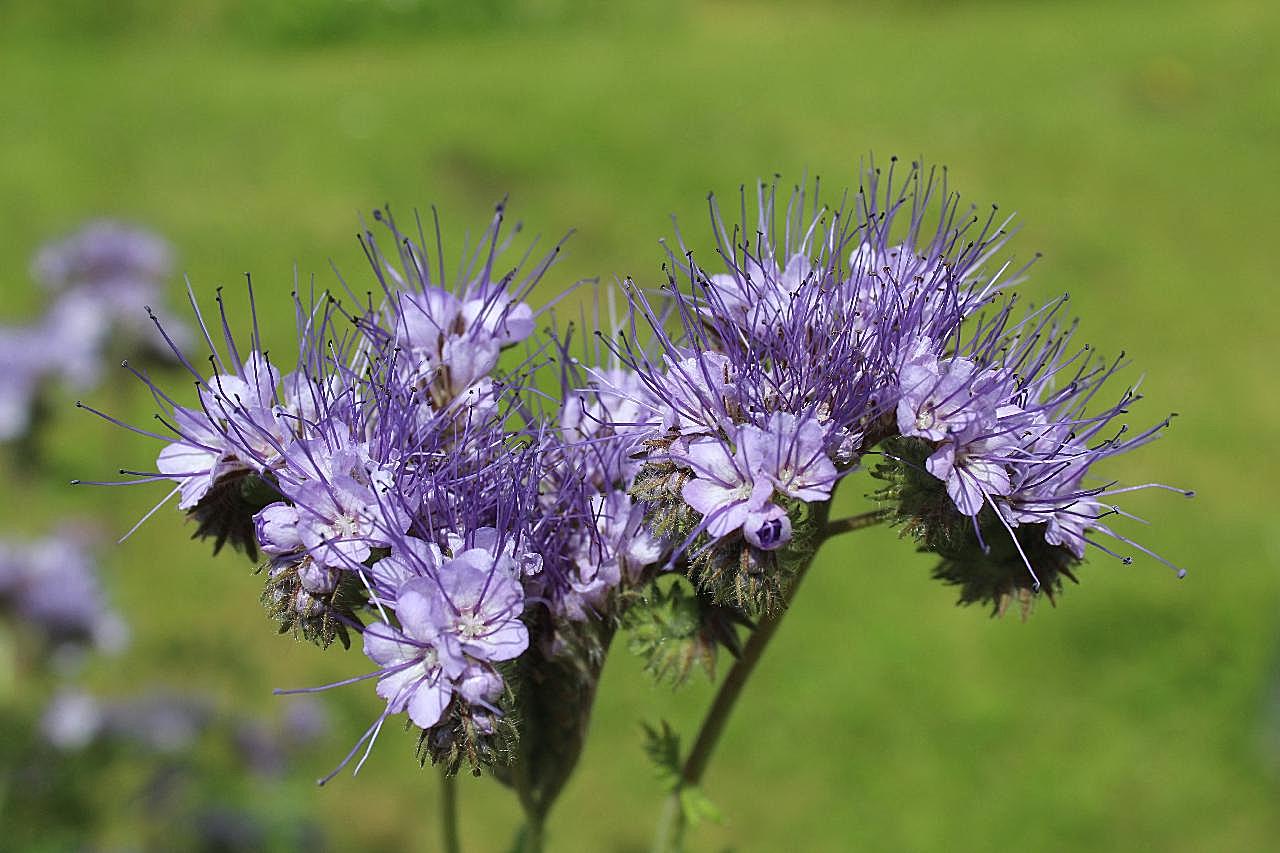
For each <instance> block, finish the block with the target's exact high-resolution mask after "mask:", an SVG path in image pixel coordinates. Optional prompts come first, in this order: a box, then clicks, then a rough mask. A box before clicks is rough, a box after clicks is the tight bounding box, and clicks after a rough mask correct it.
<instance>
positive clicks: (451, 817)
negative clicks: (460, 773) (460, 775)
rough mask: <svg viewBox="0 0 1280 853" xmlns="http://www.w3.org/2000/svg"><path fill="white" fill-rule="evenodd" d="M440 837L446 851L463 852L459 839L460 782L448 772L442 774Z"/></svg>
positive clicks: (446, 852)
mask: <svg viewBox="0 0 1280 853" xmlns="http://www.w3.org/2000/svg"><path fill="white" fill-rule="evenodd" d="M440 838H441V841H442V842H443V847H442V848H441V849H442V850H444V853H462V842H461V841H459V840H458V782H457V780H456V779H454V778H453V777H452V776H450V775H448V774H447V773H444V772H441V774H440Z"/></svg>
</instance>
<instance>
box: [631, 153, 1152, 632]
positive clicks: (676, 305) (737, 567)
mask: <svg viewBox="0 0 1280 853" xmlns="http://www.w3.org/2000/svg"><path fill="white" fill-rule="evenodd" d="M897 169H898V166H897V163H896V162H895V163H893V164H892V166H891V168H890V169H889V171H888V172H887V174H882V173H881V172H880V171H879V170H872V171H871V172H869V173H868V175H867V181H866V183H865V184H864V185H863V186H862V187H861V188H860V189H859V191H858V192H857V194H856V195H855V196H854V199H853V201H852V203H851V204H850V205H849V206H846V207H839V208H835V209H831V208H827V207H823V206H820V205H819V204H818V203H817V201H816V199H815V198H813V197H811V196H810V195H809V194H808V193H807V192H806V191H805V190H804V189H802V188H798V189H797V190H796V191H795V193H794V194H793V195H792V196H791V197H790V199H789V201H788V202H787V204H786V207H785V214H782V213H781V211H780V210H779V207H780V203H779V201H778V199H777V198H776V195H777V188H776V185H764V184H761V185H760V186H759V188H758V196H757V207H758V219H757V220H756V222H755V223H753V224H748V223H744V224H742V225H740V226H736V227H734V228H733V230H732V233H730V231H729V229H728V228H727V226H726V225H725V223H724V221H723V219H722V217H721V215H720V212H719V210H718V207H717V205H716V203H715V201H714V199H712V202H711V218H712V224H713V231H714V234H715V237H716V241H717V250H718V253H719V255H720V257H721V258H722V259H723V261H724V263H725V266H726V271H725V272H716V273H711V272H707V271H706V270H704V269H703V268H702V267H701V266H700V265H699V264H698V263H696V262H695V260H694V258H693V254H692V253H691V252H689V251H688V250H687V249H684V250H683V252H682V254H676V253H675V252H671V253H670V262H671V269H672V275H671V278H670V280H669V282H668V285H667V287H666V288H665V294H664V295H665V297H666V301H665V303H663V304H659V305H655V304H654V301H653V300H652V299H651V298H650V297H649V296H647V295H646V294H645V293H644V292H643V291H642V290H640V289H638V288H634V287H631V288H629V289H628V295H629V298H630V301H631V307H632V313H633V315H634V316H638V317H643V318H644V319H645V320H647V321H648V326H649V328H650V329H651V330H652V332H653V336H652V338H653V340H652V342H651V343H650V344H649V345H647V346H642V345H637V344H635V343H634V342H633V341H628V342H624V343H623V344H621V345H620V346H619V347H618V349H619V353H620V354H621V356H622V358H623V359H624V360H625V361H626V362H627V363H628V364H629V365H630V366H631V367H632V368H633V369H634V370H635V372H636V374H637V375H638V376H639V378H640V379H641V380H642V382H643V383H644V387H645V389H646V391H647V392H648V393H649V394H651V395H653V396H655V397H657V398H658V400H659V401H660V408H664V409H665V410H666V411H668V412H669V413H671V414H670V416H669V417H668V419H667V420H665V421H664V422H663V423H662V424H661V427H660V428H659V429H655V430H653V431H652V434H651V435H650V436H649V437H648V438H647V440H646V442H645V444H646V447H647V448H648V450H647V452H646V454H645V465H644V467H643V468H642V469H641V471H640V473H639V476H638V478H637V484H636V487H635V492H636V494H638V495H640V496H642V497H644V498H645V499H646V500H647V501H648V507H649V513H650V515H649V519H650V522H651V523H652V524H653V525H654V526H655V527H656V528H657V529H660V530H664V531H669V532H671V533H673V534H675V535H677V537H678V538H680V539H681V540H682V541H683V547H682V548H680V549H677V550H678V553H682V554H684V555H685V557H686V560H687V566H688V570H689V572H690V574H691V576H692V577H693V579H694V580H695V581H696V582H698V583H699V584H700V585H701V586H702V587H703V588H704V589H705V590H706V591H707V592H708V593H709V594H711V595H712V596H713V597H714V598H715V599H716V600H718V601H722V602H726V601H727V602H731V603H733V604H735V605H737V606H740V607H743V608H745V609H747V610H748V611H769V610H773V609H775V608H777V607H779V606H781V605H782V604H783V603H784V602H785V599H786V595H787V590H788V587H789V585H790V583H791V580H792V575H793V574H794V572H793V571H789V570H788V568H787V560H786V558H785V557H786V552H788V551H790V552H792V553H793V554H796V553H798V555H799V556H800V557H801V558H803V557H804V555H805V554H806V553H807V552H808V549H809V548H810V547H811V546H810V545H809V544H807V543H806V542H800V541H798V540H796V533H797V531H799V530H800V528H801V527H802V526H805V527H808V528H813V527H815V526H816V527H819V528H820V527H821V526H822V524H823V519H824V518H825V512H826V506H827V505H828V503H829V500H830V498H831V494H832V490H833V488H834V487H835V484H836V482H837V481H838V480H839V479H841V478H843V477H844V476H846V475H848V474H849V473H852V472H853V471H855V470H857V469H858V468H859V466H860V461H861V459H862V457H863V456H866V455H868V454H876V455H882V456H883V457H884V459H885V460H886V462H887V464H885V465H881V466H879V467H878V468H877V476H881V477H882V478H887V479H889V480H892V481H894V482H896V483H897V485H896V486H894V487H892V488H887V489H885V490H882V492H881V495H880V497H881V498H882V499H883V500H884V501H885V502H886V503H887V504H888V507H887V508H886V513H887V514H888V515H891V516H894V517H896V519H897V520H898V521H900V522H903V523H907V522H912V523H911V524H909V525H908V530H910V532H911V533H913V534H914V535H915V536H916V537H917V538H918V539H920V541H921V542H922V544H923V545H925V547H926V548H928V549H929V550H933V551H936V552H938V553H940V554H943V556H944V558H945V559H946V560H947V561H948V563H949V564H948V566H947V568H946V569H945V571H944V572H943V573H942V575H941V576H943V577H945V578H946V579H947V580H950V581H952V582H955V583H959V584H962V585H963V586H964V587H965V589H964V591H963V593H962V599H963V600H965V601H971V600H989V601H991V602H992V603H994V604H995V605H996V606H997V608H998V609H999V608H1002V607H1003V604H1007V602H1008V600H1009V598H1010V596H1013V597H1017V598H1022V599H1023V600H1024V601H1026V600H1029V599H1028V598H1027V596H1028V595H1029V594H1031V593H1034V592H1035V591H1038V590H1040V589H1041V588H1042V587H1045V588H1046V591H1047V592H1048V593H1049V594H1050V595H1052V594H1053V593H1054V592H1055V591H1056V589H1057V586H1058V584H1059V583H1060V581H1059V575H1062V576H1066V577H1070V572H1069V568H1070V565H1071V564H1073V563H1074V562H1077V561H1078V560H1079V559H1080V558H1082V557H1083V556H1084V550H1085V546H1086V544H1091V545H1094V546H1096V547H1098V548H1100V549H1102V550H1103V551H1106V552H1107V553H1114V551H1113V549H1111V548H1110V547H1109V546H1106V545H1104V544H1102V543H1100V541H1099V537H1110V538H1111V539H1113V540H1116V541H1118V542H1119V543H1121V544H1122V545H1124V546H1130V547H1133V548H1136V549H1137V550H1139V551H1142V552H1143V553H1147V554H1150V553H1151V552H1150V551H1148V550H1146V549H1145V548H1142V547H1141V546H1138V545H1136V543H1133V542H1132V541H1131V540H1129V539H1127V538H1125V537H1124V536H1122V535H1121V534H1119V533H1117V532H1115V531H1114V530H1113V529H1112V528H1111V527H1110V526H1108V525H1107V524H1106V523H1105V522H1104V520H1103V519H1104V518H1105V517H1107V516H1112V515H1123V512H1122V511H1121V510H1120V509H1119V508H1117V507H1115V506H1113V505H1111V504H1110V502H1109V501H1110V498H1111V497H1112V496H1114V495H1117V494H1120V493H1123V492H1127V491H1132V490H1133V489H1134V488H1146V487H1147V486H1138V487H1128V488H1121V487H1117V486H1116V485H1115V484H1105V483H1104V484H1102V485H1094V484H1091V483H1090V482H1089V473H1090V468H1091V467H1092V466H1093V464H1094V463H1096V462H1098V461H1100V460H1102V459H1105V458H1108V457H1110V456H1112V455H1115V454H1117V453H1123V452H1125V451H1127V450H1131V449H1133V448H1135V447H1137V446H1139V445H1141V444H1143V443H1145V442H1146V441H1148V440H1150V439H1151V438H1153V437H1154V436H1155V435H1156V434H1157V433H1158V432H1159V431H1160V430H1161V429H1162V428H1163V427H1164V426H1166V425H1167V424H1168V421H1167V420H1166V421H1164V422H1162V423H1160V424H1158V425H1156V426H1155V427H1152V428H1151V429H1149V430H1146V431H1144V432H1142V433H1140V434H1139V435H1137V436H1133V437H1125V436H1126V432H1127V427H1119V428H1117V429H1115V430H1114V431H1115V434H1114V435H1111V434H1108V432H1107V431H1108V430H1109V429H1112V427H1111V426H1110V425H1111V424H1113V423H1114V422H1115V421H1116V419H1117V418H1119V417H1120V416H1121V415H1123V414H1124V413H1126V412H1127V411H1128V407H1129V406H1130V405H1131V404H1132V403H1133V402H1134V401H1135V400H1136V399H1137V394H1136V392H1135V391H1134V390H1132V389H1129V390H1126V391H1124V392H1123V393H1122V394H1120V396H1119V398H1118V399H1117V400H1115V401H1114V402H1110V403H1107V404H1103V405H1099V403H1100V402H1101V401H1102V400H1104V399H1105V397H1103V396H1101V394H1100V392H1101V388H1102V385H1103V383H1104V382H1105V381H1106V380H1107V379H1109V378H1110V377H1111V376H1112V375H1113V374H1114V373H1115V371H1116V370H1117V369H1118V367H1119V366H1120V364H1119V363H1118V362H1117V363H1115V364H1110V365H1101V366H1099V365H1098V364H1096V362H1095V360H1094V359H1093V358H1092V353H1091V352H1090V351H1089V349H1088V348H1087V347H1085V348H1083V349H1080V350H1072V348H1071V346H1070V343H1071V338H1072V333H1073V331H1074V326H1072V327H1070V328H1064V327H1063V326H1062V325H1061V324H1060V323H1059V322H1058V321H1057V316H1058V314H1059V309H1060V308H1061V306H1062V304H1063V303H1064V302H1065V301H1066V300H1065V298H1063V299H1062V300H1059V301H1058V302H1055V303H1051V304H1050V305H1049V306H1047V307H1044V308H1041V309H1038V310H1031V311H1029V312H1026V314H1025V315H1024V316H1021V317H1015V314H1014V307H1015V305H1014V303H1015V300H1014V299H1007V300H1005V304H1004V306H1003V307H1000V306H999V305H998V302H999V300H1000V299H1001V298H1002V296H1004V295H1005V294H1006V292H1007V291H1008V290H1009V289H1010V288H1011V287H1012V286H1013V285H1015V284H1017V283H1018V282H1019V281H1021V280H1022V278H1023V277H1024V273H1025V271H1026V267H1025V266H1024V267H1020V268H1015V267H1013V266H1012V264H1011V263H1010V262H1009V261H1008V260H1002V259H1000V258H999V254H1000V251H1001V249H1002V248H1003V246H1004V244H1005V243H1006V241H1007V238H1008V232H1007V231H1006V230H1005V228H1006V226H1007V225H1008V222H1007V220H1006V221H999V220H997V218H996V217H997V211H996V210H995V209H994V208H993V210H992V212H991V213H990V214H989V215H988V216H986V217H985V218H980V217H978V216H976V215H974V214H973V212H972V211H970V212H968V213H966V212H965V211H964V210H962V209H961V207H960V203H959V199H958V197H957V196H955V195H954V194H952V193H949V192H948V190H947V187H946V180H945V175H944V176H943V177H942V178H941V179H939V178H938V176H937V175H936V174H935V173H933V172H925V171H924V170H922V169H921V168H920V167H919V166H917V165H912V167H911V168H910V169H909V170H907V174H906V175H905V177H904V176H901V175H896V174H895V170H897ZM815 195H816V193H815ZM745 208H746V203H745V199H744V203H743V209H744V210H745ZM682 248H683V247H682ZM984 309H985V310H987V311H988V314H989V316H985V317H984V316H982V312H983V311H984ZM926 450H927V452H924V451H926ZM916 451H919V452H916ZM917 457H918V458H917ZM904 466H910V467H912V469H913V470H912V472H911V474H913V475H914V474H917V473H918V474H919V475H921V476H907V474H906V473H904V472H903V470H902V469H903V467H904ZM907 481H909V482H910V483H911V484H913V485H915V486H918V487H919V488H923V489H924V490H925V491H926V492H927V493H928V495H927V500H926V499H925V498H926V495H919V494H912V495H904V493H903V488H902V484H903V483H904V482H907ZM929 482H936V483H937V484H939V485H941V486H944V487H945V488H944V489H943V490H941V491H940V490H938V489H934V488H932V487H931V486H930V485H929ZM1152 485H1155V484H1152ZM1157 487H1160V486H1157ZM1160 488H1165V487H1160ZM918 490H919V489H917V491H918ZM907 504H909V505H910V507H909V508H904V507H906V505H907ZM940 531H946V535H945V536H943V535H941V534H940ZM1032 531H1036V532H1034V533H1033V532H1032ZM805 533H806V534H807V536H808V539H809V540H812V538H813V536H814V533H813V530H812V529H809V530H806V531H805ZM818 536H819V537H820V536H821V534H820V533H819V534H818ZM993 536H1001V537H1004V539H1005V540H1007V542H1008V543H1011V544H1012V546H1013V548H1012V552H1013V554H1014V556H1015V558H1016V565H1015V564H1013V563H1012V562H1011V561H1010V560H1008V559H1003V558H1000V557H998V555H997V552H1000V553H1003V549H996V551H993V550H992V547H991V542H990V541H989V540H990V539H991V538H992V537H993ZM1028 539H1032V540H1035V545H1034V547H1027V546H1026V545H1025V544H1024V543H1025V541H1027V540H1028ZM944 540H945V543H946V547H945V549H944V545H943V542H944ZM962 546H963V547H962ZM969 546H972V547H969ZM1044 546H1048V547H1044ZM957 549H959V550H962V551H964V554H963V555H962V556H959V555H958V551H957ZM1032 551H1034V552H1035V554H1034V555H1033V554H1032V553H1031V552H1032ZM779 553H781V555H782V559H780V558H779ZM1153 556H1154V555H1153ZM1126 559H1127V558H1126ZM801 561H802V562H803V559H802V560H801ZM1038 562H1039V563H1040V564H1041V565H1037V563H1038ZM1042 575H1043V576H1044V577H1042ZM977 576H980V577H982V578H983V579H984V580H982V581H981V582H978V581H975V580H973V578H974V577H977ZM1046 583H1047V584H1048V585H1047V587H1046V586H1045V585H1046Z"/></svg>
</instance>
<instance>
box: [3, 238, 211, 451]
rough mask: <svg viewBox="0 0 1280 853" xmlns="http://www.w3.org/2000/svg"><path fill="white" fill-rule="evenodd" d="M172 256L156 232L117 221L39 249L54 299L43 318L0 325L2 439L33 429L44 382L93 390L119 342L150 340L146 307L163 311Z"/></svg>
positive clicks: (174, 325) (169, 323) (39, 267)
mask: <svg viewBox="0 0 1280 853" xmlns="http://www.w3.org/2000/svg"><path fill="white" fill-rule="evenodd" d="M171 254H172V253H171V251H170V249H169V246H168V245H167V244H166V243H165V242H164V240H162V239H160V238H159V237H158V236H156V235H155V234H152V233H150V232H148V231H144V230H141V229H138V228H135V227H132V226H129V225H125V224H123V223H119V222H113V221H110V220H100V221H95V222H90V223H89V224H87V225H85V226H84V227H83V228H82V229H81V230H79V231H77V232H76V233H74V234H72V235H70V236H68V237H65V238H63V239H61V240H58V241H55V242H52V243H49V244H48V245H46V246H44V247H42V248H41V249H40V251H39V252H38V253H37V255H36V258H35V260H34V262H33V263H32V268H31V271H32V275H33V277H34V278H35V279H36V281H37V282H39V283H40V284H41V285H42V286H43V287H44V289H45V290H46V291H47V292H48V293H49V294H50V295H51V297H52V300H53V301H52V303H51V304H50V305H49V306H48V307H47V309H46V311H45V314H44V316H43V317H41V318H40V319H39V320H37V321H36V322H34V323H32V324H30V325H28V326H18V327H5V328H0V362H2V363H3V364H4V365H5V369H4V371H3V373H2V374H0V441H10V440H13V439H16V438H19V437H21V436H23V435H25V434H26V433H27V432H28V431H29V429H30V428H31V425H32V421H33V419H35V418H37V417H38V415H39V413H40V412H39V406H38V403H39V397H40V391H41V387H42V385H44V384H45V383H47V382H50V381H62V382H65V383H67V384H68V385H70V386H72V387H74V388H76V389H77V390H79V391H87V390H90V389H92V388H94V387H96V386H97V384H98V382H99V380H100V378H101V371H102V364H103V361H104V358H103V355H104V352H105V350H106V349H107V348H108V347H109V346H110V345H112V344H113V341H114V342H115V343H116V344H117V345H127V346H129V347H130V348H132V347H133V346H134V345H136V344H137V343H139V342H143V341H149V340H151V337H152V336H151V335H150V331H151V328H150V325H151V324H150V322H149V321H148V320H147V316H146V314H145V313H144V311H143V308H144V306H157V307H156V308H155V310H157V311H159V310H162V309H161V308H160V307H159V306H160V305H161V303H162V301H163V298H162V297H163V284H164V281H165V279H166V278H168V276H169V271H170V266H171ZM165 325H166V327H167V328H168V329H169V330H170V334H172V335H175V336H177V337H179V338H181V339H185V338H186V337H187V331H186V329H185V327H184V326H183V325H182V324H181V323H178V322H176V321H173V320H170V319H166V323H165ZM155 353H156V354H158V355H161V356H164V355H166V353H167V350H160V349H156V350H155Z"/></svg>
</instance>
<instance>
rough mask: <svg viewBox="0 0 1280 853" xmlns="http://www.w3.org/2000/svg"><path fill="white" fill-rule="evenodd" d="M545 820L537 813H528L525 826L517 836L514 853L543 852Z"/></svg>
mask: <svg viewBox="0 0 1280 853" xmlns="http://www.w3.org/2000/svg"><path fill="white" fill-rule="evenodd" d="M542 841H543V822H542V817H541V816H540V815H536V814H526V815H525V822H524V826H522V827H520V832H519V834H518V835H517V836H516V844H515V850H514V851H513V853H542Z"/></svg>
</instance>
